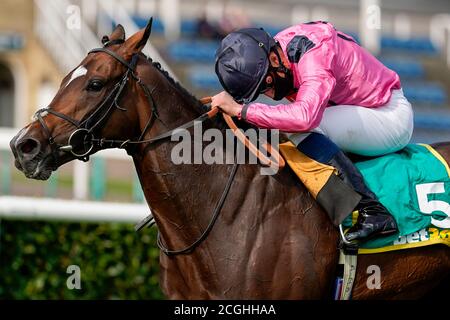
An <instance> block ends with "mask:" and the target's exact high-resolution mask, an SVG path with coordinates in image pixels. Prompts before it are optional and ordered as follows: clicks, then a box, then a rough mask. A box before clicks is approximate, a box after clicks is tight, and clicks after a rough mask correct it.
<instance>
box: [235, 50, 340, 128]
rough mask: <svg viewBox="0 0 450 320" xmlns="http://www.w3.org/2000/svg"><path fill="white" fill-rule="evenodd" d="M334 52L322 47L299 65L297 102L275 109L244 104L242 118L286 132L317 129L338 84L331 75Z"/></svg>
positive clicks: (303, 58) (273, 107) (276, 106)
mask: <svg viewBox="0 0 450 320" xmlns="http://www.w3.org/2000/svg"><path fill="white" fill-rule="evenodd" d="M332 52H333V50H330V48H329V47H328V45H326V44H322V45H321V46H320V47H319V48H314V49H312V50H311V51H310V52H308V53H307V54H306V55H305V56H303V57H302V58H301V59H300V61H299V63H298V68H297V70H298V72H299V79H301V81H300V88H299V90H298V92H297V95H296V100H295V101H294V102H292V103H289V104H278V105H275V106H271V105H266V104H263V103H251V104H248V105H245V106H244V108H243V109H242V111H241V118H242V119H244V120H246V121H247V122H249V123H252V124H254V125H256V126H257V127H260V128H266V129H279V130H281V131H287V132H303V131H309V130H311V129H314V128H315V127H317V126H318V125H319V123H320V121H321V119H322V115H323V111H324V110H325V108H326V107H327V105H328V101H329V99H330V96H331V93H332V92H333V90H334V87H335V85H336V79H335V77H334V75H333V73H332V71H331V70H332V68H331V64H332V59H333V54H332Z"/></svg>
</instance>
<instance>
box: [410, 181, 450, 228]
mask: <svg viewBox="0 0 450 320" xmlns="http://www.w3.org/2000/svg"><path fill="white" fill-rule="evenodd" d="M416 192H417V200H418V201H419V210H420V211H422V213H425V214H430V215H431V214H432V213H433V212H434V211H442V212H443V213H445V214H446V215H447V218H445V219H443V220H437V219H434V218H433V217H431V223H432V224H433V225H435V226H436V227H438V228H442V229H445V228H450V204H448V203H447V202H445V201H440V200H431V201H428V195H429V194H436V193H444V192H445V187H444V183H443V182H436V183H423V184H418V185H416Z"/></svg>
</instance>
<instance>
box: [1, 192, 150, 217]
mask: <svg viewBox="0 0 450 320" xmlns="http://www.w3.org/2000/svg"><path fill="white" fill-rule="evenodd" d="M149 214H150V209H149V208H148V206H147V205H144V204H129V203H111V202H94V201H78V200H59V199H48V198H30V197H13V196H0V218H4V219H25V220H53V221H64V222H121V223H137V222H139V221H141V220H142V219H144V218H145V217H146V216H148V215H149Z"/></svg>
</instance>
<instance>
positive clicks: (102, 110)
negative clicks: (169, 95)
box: [34, 42, 285, 255]
mask: <svg viewBox="0 0 450 320" xmlns="http://www.w3.org/2000/svg"><path fill="white" fill-rule="evenodd" d="M115 43H116V42H115ZM106 47H107V44H106V45H105V47H103V48H97V49H93V50H91V51H90V52H89V53H88V54H91V53H96V52H103V53H106V54H108V55H110V56H111V57H113V58H114V59H116V60H117V61H119V62H120V63H121V64H122V65H123V66H125V67H126V69H127V70H126V71H125V73H124V75H123V76H122V78H121V79H120V80H119V81H118V82H117V83H116V84H115V85H114V87H113V89H112V90H111V92H110V93H109V94H108V95H107V96H106V98H105V99H104V100H103V101H102V102H101V103H100V105H99V106H98V107H97V108H96V109H95V110H94V111H93V112H92V113H90V114H88V115H87V116H86V117H85V118H84V119H82V120H75V119H73V118H71V117H69V116H67V115H65V114H63V113H60V112H57V111H54V110H52V109H51V108H49V107H47V108H42V109H39V110H38V111H36V113H35V115H34V117H35V118H36V119H37V120H38V121H39V123H40V124H41V126H42V128H43V130H44V132H45V134H46V136H47V139H48V142H49V145H50V148H51V151H52V152H51V154H52V155H53V157H54V159H55V162H56V163H57V161H58V158H59V155H58V153H59V152H60V151H63V152H70V153H71V154H72V155H73V156H74V157H75V158H76V159H79V160H82V161H88V160H89V156H90V155H91V154H92V153H93V149H94V146H98V147H99V148H102V149H103V148H121V149H126V150H127V152H128V153H129V154H130V150H129V147H130V146H133V145H138V144H144V143H145V144H152V143H156V142H158V141H162V140H165V139H167V138H169V137H171V136H172V135H173V134H174V133H176V132H177V131H179V130H182V129H188V128H190V127H193V126H194V125H195V124H197V123H198V122H203V121H205V120H207V119H211V118H213V117H215V116H216V115H217V113H218V112H219V111H220V110H219V108H218V107H215V106H214V107H211V109H210V111H208V112H206V113H203V114H202V115H200V116H199V117H197V118H195V119H194V120H191V121H189V122H187V123H185V124H183V125H181V126H179V127H177V128H175V129H172V130H169V131H167V132H165V133H162V134H160V135H158V136H156V137H152V138H150V139H143V138H144V136H145V134H146V132H147V131H148V130H149V129H150V128H151V126H152V124H153V123H154V121H155V120H156V119H158V117H159V116H158V112H157V109H156V103H155V101H154V99H153V97H152V93H153V92H152V90H150V89H149V88H148V87H147V85H145V84H144V83H143V82H142V81H141V79H140V78H139V77H138V76H137V75H136V74H135V72H134V71H135V68H136V65H137V60H138V57H139V54H137V53H135V54H133V56H132V58H131V61H130V62H129V63H128V62H127V61H125V60H124V59H123V58H122V57H121V56H119V55H118V54H116V53H115V52H114V51H111V50H108V49H107V48H106ZM131 78H132V79H134V80H135V81H136V82H137V83H138V84H139V85H140V87H141V88H142V90H143V91H144V94H145V96H146V98H147V100H148V104H149V105H150V106H151V107H152V114H151V116H150V118H149V120H148V122H147V124H146V126H145V127H144V130H143V131H142V132H141V134H140V136H139V138H138V139H137V140H129V139H128V140H111V139H104V138H95V135H94V132H95V130H96V129H98V128H100V127H101V125H105V124H106V122H107V120H108V119H109V117H110V116H111V114H112V113H113V111H115V110H116V109H119V110H120V111H126V110H127V109H125V108H122V107H120V105H119V103H118V102H119V99H120V96H121V94H122V92H123V90H124V88H125V87H126V84H127V83H128V80H130V79H131ZM109 101H111V102H110V103H109V104H108V102H109ZM200 102H201V103H202V104H209V103H211V97H205V98H202V99H200ZM46 114H52V115H54V116H56V117H58V118H61V119H63V120H65V121H67V122H69V123H70V124H72V125H73V126H74V127H75V128H76V129H75V130H74V131H73V132H72V133H71V134H70V136H69V139H68V142H67V144H66V145H60V144H57V143H56V142H55V136H53V135H52V134H51V131H50V129H49V128H48V126H47V124H46V122H45V120H44V118H43V117H44V116H45V115H46ZM222 116H223V118H224V120H225V122H226V123H227V125H228V126H229V127H230V129H231V130H232V131H233V133H234V135H235V136H236V137H237V138H238V139H239V141H241V142H242V143H243V144H244V145H245V146H246V147H247V148H248V149H249V151H250V152H252V153H253V154H254V155H255V156H256V157H257V158H258V159H259V161H260V163H261V165H263V166H273V165H275V166H278V167H279V168H280V169H281V168H283V167H284V166H285V162H284V159H283V158H282V157H281V156H280V154H279V153H278V152H277V151H276V150H274V149H273V148H272V147H271V145H270V144H268V143H264V144H263V148H264V149H265V150H266V152H267V154H271V155H272V157H274V158H275V161H273V160H271V159H269V158H268V157H267V156H266V155H264V154H263V153H262V152H260V151H259V149H258V148H257V147H256V146H255V145H254V144H253V143H252V142H251V141H250V140H249V139H248V138H247V137H246V136H245V135H244V133H243V132H242V131H241V130H240V129H239V128H238V127H237V126H236V124H235V123H234V121H233V119H232V118H231V117H230V116H229V115H227V114H225V113H222ZM237 167H238V163H237V162H236V161H235V162H234V164H233V167H232V169H231V172H230V175H229V177H228V179H227V183H226V185H225V188H224V190H223V192H222V195H221V197H220V198H219V200H218V202H217V204H216V206H215V208H214V211H213V213H212V217H211V220H210V222H209V224H208V226H207V227H206V229H205V230H204V231H203V232H202V234H201V236H200V237H199V238H198V239H197V240H196V241H195V242H193V243H192V244H191V245H189V246H187V247H186V248H184V249H181V250H170V249H168V248H167V247H166V246H165V245H164V243H163V240H162V238H161V235H160V233H158V239H157V244H158V247H159V248H160V249H161V250H162V251H163V252H164V253H165V254H166V255H177V254H184V253H189V252H191V251H192V250H193V249H194V248H195V247H197V245H199V244H200V243H201V242H202V241H203V240H204V239H205V238H206V237H207V235H208V234H209V232H210V231H211V229H212V227H213V225H214V223H215V221H216V220H217V217H218V215H219V213H220V210H221V208H222V207H223V204H224V203H225V200H226V197H227V195H228V192H229V190H230V188H231V184H232V182H233V180H234V177H235V175H236V171H237ZM146 219H147V220H148V218H146ZM146 219H144V221H145V220H146Z"/></svg>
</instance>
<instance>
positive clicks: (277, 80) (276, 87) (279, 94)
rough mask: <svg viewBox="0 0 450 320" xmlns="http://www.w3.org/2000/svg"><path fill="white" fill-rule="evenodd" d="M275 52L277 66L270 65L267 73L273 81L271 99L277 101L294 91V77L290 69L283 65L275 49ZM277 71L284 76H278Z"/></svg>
mask: <svg viewBox="0 0 450 320" xmlns="http://www.w3.org/2000/svg"><path fill="white" fill-rule="evenodd" d="M275 54H276V55H277V57H278V62H279V66H278V67H276V68H275V67H272V66H270V67H269V70H270V71H269V73H270V75H271V76H272V81H273V82H272V85H271V87H273V91H274V96H273V99H274V100H277V101H278V100H281V99H283V98H284V97H286V96H288V95H289V94H290V93H291V92H293V91H294V77H293V75H292V70H290V69H288V68H286V67H285V66H284V64H283V61H282V60H281V57H280V55H279V54H278V51H277V50H275ZM277 72H282V73H283V74H284V77H281V76H279V75H278V73H277Z"/></svg>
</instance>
